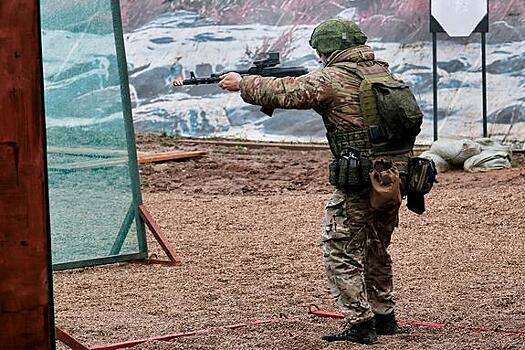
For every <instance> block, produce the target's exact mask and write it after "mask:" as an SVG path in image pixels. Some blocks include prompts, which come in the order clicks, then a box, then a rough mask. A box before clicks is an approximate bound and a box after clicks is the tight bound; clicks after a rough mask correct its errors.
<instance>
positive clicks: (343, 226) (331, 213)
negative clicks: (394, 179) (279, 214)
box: [321, 161, 407, 324]
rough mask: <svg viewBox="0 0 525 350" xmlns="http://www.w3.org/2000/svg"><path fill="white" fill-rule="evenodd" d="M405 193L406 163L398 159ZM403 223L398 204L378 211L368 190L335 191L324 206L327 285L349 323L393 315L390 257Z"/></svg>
mask: <svg viewBox="0 0 525 350" xmlns="http://www.w3.org/2000/svg"><path fill="white" fill-rule="evenodd" d="M394 166H395V167H396V168H398V169H399V171H400V173H401V193H402V194H404V192H405V188H406V178H407V162H406V161H395V162H394ZM398 223H399V206H397V207H394V208H392V209H390V210H388V211H376V210H373V209H372V208H371V206H370V189H369V188H363V189H362V190H361V191H352V192H345V191H342V190H336V191H335V192H334V193H333V194H332V197H331V198H330V200H329V201H328V203H327V205H326V207H325V215H324V221H323V231H322V238H321V244H322V247H323V257H324V262H325V268H326V273H327V276H328V284H329V286H330V290H331V293H332V296H333V297H334V299H335V301H336V303H337V305H338V307H339V308H340V309H341V311H342V312H343V313H344V315H345V319H346V320H347V321H348V323H350V324H357V323H362V322H365V321H367V320H369V319H370V318H372V317H373V316H374V314H381V315H387V314H390V313H391V312H393V311H394V297H393V293H392V289H393V283H392V277H393V276H392V259H391V258H390V255H389V254H388V247H389V245H390V241H391V238H392V233H393V232H394V229H395V227H397V225H398Z"/></svg>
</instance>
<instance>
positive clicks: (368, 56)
mask: <svg viewBox="0 0 525 350" xmlns="http://www.w3.org/2000/svg"><path fill="white" fill-rule="evenodd" d="M357 66H360V67H361V68H362V69H366V72H367V73H368V72H370V73H380V72H385V71H386V72H388V69H387V64H386V63H384V62H382V61H377V60H375V56H374V52H373V51H372V49H371V48H370V47H369V46H366V45H360V46H357V47H354V48H351V49H346V50H342V51H336V52H335V53H334V54H332V56H330V57H329V59H328V61H327V63H326V66H325V67H324V68H323V69H321V70H318V71H314V72H311V73H309V74H306V75H303V76H301V77H296V78H294V77H287V78H273V77H261V76H256V75H252V76H246V77H243V78H242V80H241V97H242V99H243V100H244V101H245V102H247V103H250V104H255V105H260V106H264V107H267V108H271V109H275V108H284V109H313V110H315V111H316V112H317V113H319V114H320V115H321V116H322V117H323V121H324V123H325V126H326V128H327V131H329V132H332V131H334V130H336V129H338V130H341V129H343V130H353V129H356V128H363V127H364V126H365V124H364V121H363V118H362V117H361V107H360V104H359V87H360V85H361V80H362V79H361V78H360V77H359V76H358V75H357V74H355V73H353V72H352V70H354V69H355V68H356V67H357Z"/></svg>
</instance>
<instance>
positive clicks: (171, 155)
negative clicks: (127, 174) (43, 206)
mask: <svg viewBox="0 0 525 350" xmlns="http://www.w3.org/2000/svg"><path fill="white" fill-rule="evenodd" d="M206 154H207V152H202V151H192V152H180V151H170V152H163V153H156V154H151V153H143V154H141V155H140V156H139V158H138V161H139V164H147V163H160V162H167V161H174V160H187V159H193V158H199V157H202V156H204V155H206ZM127 163H128V158H113V159H102V160H99V159H97V160H88V161H84V162H74V163H68V164H63V165H54V166H50V167H49V170H51V171H76V170H85V169H99V168H107V167H112V166H120V165H126V164H127Z"/></svg>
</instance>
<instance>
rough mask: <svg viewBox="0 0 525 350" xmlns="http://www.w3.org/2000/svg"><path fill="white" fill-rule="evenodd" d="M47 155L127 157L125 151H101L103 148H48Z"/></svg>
mask: <svg viewBox="0 0 525 350" xmlns="http://www.w3.org/2000/svg"><path fill="white" fill-rule="evenodd" d="M47 153H48V154H65V155H71V156H85V157H105V158H111V157H125V156H127V155H128V152H127V151H126V150H118V149H103V148H88V147H81V148H76V147H48V148H47Z"/></svg>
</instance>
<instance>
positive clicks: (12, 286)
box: [0, 0, 55, 350]
mask: <svg viewBox="0 0 525 350" xmlns="http://www.w3.org/2000/svg"><path fill="white" fill-rule="evenodd" d="M40 42H41V41H40V18H39V2H38V1H35V0H17V1H5V0H2V1H1V2H0V67H1V68H0V81H1V82H2V83H1V84H0V101H1V102H0V145H1V147H0V173H1V174H2V175H0V182H2V185H0V327H1V330H0V348H1V349H2V350H21V349H31V350H50V349H54V348H55V339H54V320H53V307H52V305H53V299H52V279H51V252H50V236H49V212H48V206H47V184H46V169H45V158H46V155H45V140H44V131H45V125H44V113H43V84H42V79H43V74H42V66H41V62H42V55H41V47H40Z"/></svg>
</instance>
